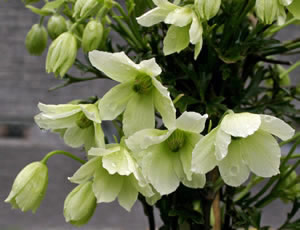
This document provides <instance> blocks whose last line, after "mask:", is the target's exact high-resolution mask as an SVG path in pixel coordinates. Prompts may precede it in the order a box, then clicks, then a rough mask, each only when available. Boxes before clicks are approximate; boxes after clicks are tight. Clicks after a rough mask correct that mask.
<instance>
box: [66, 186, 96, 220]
mask: <svg viewBox="0 0 300 230" xmlns="http://www.w3.org/2000/svg"><path fill="white" fill-rule="evenodd" d="M92 185H93V184H92V182H91V181H87V182H85V183H83V184H80V185H78V186H77V187H76V188H75V189H73V190H72V191H71V193H69V195H68V196H67V198H66V200H65V204H64V216H65V219H66V221H67V222H69V223H71V224H73V225H75V226H81V225H84V224H86V223H87V222H88V221H89V220H90V218H91V217H92V216H93V214H94V211H95V209H96V205H97V201H96V197H95V195H94V192H93V186H92Z"/></svg>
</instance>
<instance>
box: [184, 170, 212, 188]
mask: <svg viewBox="0 0 300 230" xmlns="http://www.w3.org/2000/svg"><path fill="white" fill-rule="evenodd" d="M182 183H183V184H184V185H185V186H186V187H189V188H194V189H197V188H203V187H204V185H205V183H206V178H205V175H204V174H196V173H193V174H192V178H191V180H187V179H185V180H183V181H182Z"/></svg>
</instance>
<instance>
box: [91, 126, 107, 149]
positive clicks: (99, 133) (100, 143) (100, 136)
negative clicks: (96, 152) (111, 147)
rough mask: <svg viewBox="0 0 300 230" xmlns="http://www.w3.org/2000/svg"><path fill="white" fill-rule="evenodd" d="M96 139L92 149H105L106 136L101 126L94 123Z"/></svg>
mask: <svg viewBox="0 0 300 230" xmlns="http://www.w3.org/2000/svg"><path fill="white" fill-rule="evenodd" d="M94 132H95V133H94V138H95V146H92V147H102V148H104V147H105V136H104V133H103V130H102V127H101V125H100V124H98V123H96V122H94Z"/></svg>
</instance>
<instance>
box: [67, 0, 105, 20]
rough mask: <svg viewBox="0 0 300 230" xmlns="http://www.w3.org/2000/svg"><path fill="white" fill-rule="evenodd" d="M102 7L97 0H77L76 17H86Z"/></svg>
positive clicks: (74, 15)
mask: <svg viewBox="0 0 300 230" xmlns="http://www.w3.org/2000/svg"><path fill="white" fill-rule="evenodd" d="M99 9H100V4H99V2H98V1H97V0H77V1H76V3H75V6H74V14H73V17H74V18H86V17H88V16H91V15H92V14H94V13H95V12H97V11H98V10H99Z"/></svg>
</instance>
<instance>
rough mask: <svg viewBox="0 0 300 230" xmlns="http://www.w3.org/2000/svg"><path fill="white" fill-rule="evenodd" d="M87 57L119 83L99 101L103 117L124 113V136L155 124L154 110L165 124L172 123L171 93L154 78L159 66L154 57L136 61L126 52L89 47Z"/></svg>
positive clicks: (173, 114)
mask: <svg viewBox="0 0 300 230" xmlns="http://www.w3.org/2000/svg"><path fill="white" fill-rule="evenodd" d="M89 58H90V61H91V63H92V65H93V66H94V67H96V68H97V69H99V70H101V71H102V72H103V73H105V74H106V75H107V76H108V77H110V78H111V79H113V80H115V81H118V82H120V83H121V84H119V85H117V86H115V87H113V88H112V89H111V90H110V91H109V92H108V93H107V94H105V95H104V96H103V98H102V99H101V100H100V103H99V110H100V116H101V118H102V119H103V120H114V119H115V118H116V117H117V116H119V115H120V114H121V113H123V112H124V114H123V130H124V133H125V135H126V136H130V135H132V134H133V133H135V132H137V131H139V130H142V129H147V128H154V126H155V110H157V111H158V112H159V113H160V115H161V116H162V119H163V122H164V124H165V125H166V127H172V126H174V123H175V108H174V105H173V102H172V100H171V98H170V93H169V92H168V90H167V88H165V87H164V86H163V85H162V84H161V83H160V82H159V81H158V80H157V79H156V76H158V75H159V74H160V73H161V68H160V67H159V66H158V65H157V64H156V62H155V59H154V58H152V59H150V60H146V61H142V62H141V63H140V64H135V63H134V62H133V61H131V60H130V59H129V58H128V57H127V56H126V54H125V53H123V52H120V53H107V52H101V51H92V52H90V53H89Z"/></svg>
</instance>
